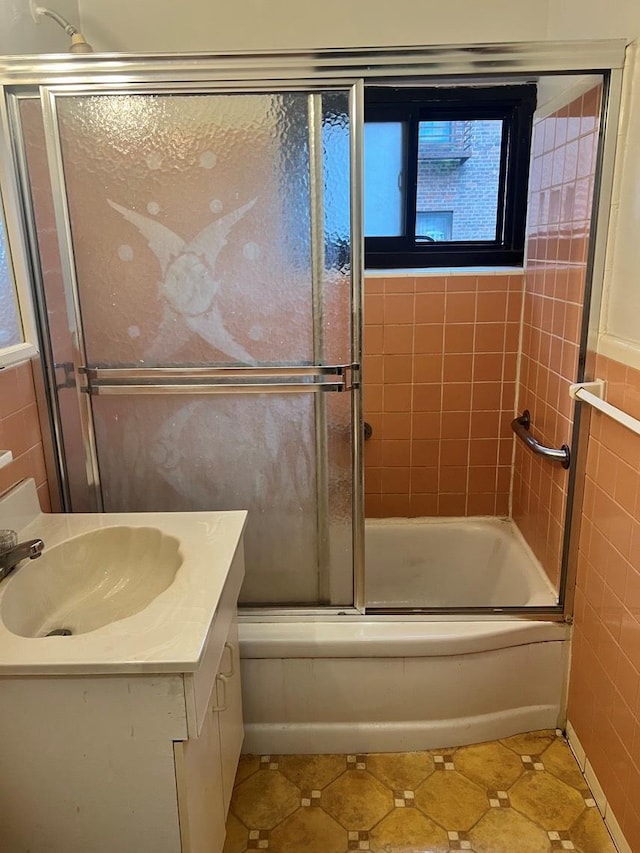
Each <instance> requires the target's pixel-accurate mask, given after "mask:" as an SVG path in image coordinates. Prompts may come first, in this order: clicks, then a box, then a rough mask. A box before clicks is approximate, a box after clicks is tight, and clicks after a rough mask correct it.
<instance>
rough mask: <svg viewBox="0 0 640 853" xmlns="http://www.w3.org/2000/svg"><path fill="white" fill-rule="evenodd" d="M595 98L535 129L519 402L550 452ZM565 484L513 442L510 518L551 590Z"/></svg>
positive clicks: (562, 426)
mask: <svg viewBox="0 0 640 853" xmlns="http://www.w3.org/2000/svg"><path fill="white" fill-rule="evenodd" d="M600 98H601V88H600V87H598V88H596V89H592V90H590V91H589V92H587V93H586V94H585V95H583V96H582V97H580V98H578V99H577V100H575V101H573V102H572V103H571V104H569V105H568V106H567V107H565V108H563V109H562V110H559V111H558V112H556V113H553V114H552V115H550V116H548V117H547V118H544V119H542V120H541V121H539V122H537V123H536V125H535V127H534V136H533V157H532V164H531V179H530V191H529V220H528V226H527V230H528V235H527V256H526V274H525V295H524V316H523V330H522V357H521V369H520V383H519V388H518V400H519V409H520V411H523V410H524V409H529V411H530V412H531V420H532V433H533V434H534V435H535V437H536V438H537V439H538V440H539V441H541V442H542V443H543V444H545V445H547V446H549V447H561V446H562V445H563V444H565V443H566V444H571V426H572V419H573V415H572V403H571V401H570V398H569V394H568V387H569V384H570V383H571V382H575V380H576V376H577V369H578V351H579V341H580V326H581V322H582V305H583V300H584V288H585V281H586V260H587V245H588V240H589V227H590V222H589V217H590V215H591V203H592V198H593V185H594V177H595V160H596V150H597V144H598V116H599V112H600ZM567 483H568V472H567V471H565V470H564V469H563V468H562V467H560V466H559V465H557V464H552V463H549V462H548V461H546V460H544V459H542V458H541V457H538V456H534V455H533V454H532V453H531V451H530V450H528V449H527V448H526V447H525V446H524V445H523V444H522V443H521V442H517V443H516V455H515V466H514V483H513V517H514V519H515V520H516V522H517V524H518V526H519V528H520V530H521V531H522V533H523V535H524V536H525V538H526V539H527V541H528V543H529V545H530V546H531V548H532V549H533V551H534V552H535V554H536V556H537V557H538V559H539V560H540V562H541V563H542V565H543V566H544V568H545V571H546V572H547V575H548V576H549V578H550V580H551V582H552V583H553V584H554V585H556V586H557V584H558V579H559V575H560V561H561V554H562V535H563V530H564V512H565V502H566V493H567Z"/></svg>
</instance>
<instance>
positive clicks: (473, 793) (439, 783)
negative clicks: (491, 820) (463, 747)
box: [416, 770, 489, 831]
mask: <svg viewBox="0 0 640 853" xmlns="http://www.w3.org/2000/svg"><path fill="white" fill-rule="evenodd" d="M416 803H417V805H418V808H419V809H420V810H421V811H422V812H423V813H424V814H425V815H428V817H430V818H432V819H433V820H435V821H436V822H437V823H439V824H440V826H443V827H445V828H446V829H447V830H454V831H458V830H465V831H466V830H469V829H471V827H472V826H473V825H474V824H475V823H477V822H478V820H480V818H481V817H482V815H483V814H484V813H485V812H486V811H487V809H488V808H489V799H488V797H487V794H486V792H485V791H483V790H482V789H481V788H479V787H478V786H477V785H476V784H475V783H474V782H471V781H470V780H469V779H467V778H465V777H464V776H462V774H460V773H458V772H457V771H455V770H454V771H453V772H451V773H446V772H445V773H434V774H433V776H430V777H429V778H428V779H427V781H426V782H423V783H422V785H420V786H419V788H418V789H417V790H416Z"/></svg>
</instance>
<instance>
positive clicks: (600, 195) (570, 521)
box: [558, 68, 622, 619]
mask: <svg viewBox="0 0 640 853" xmlns="http://www.w3.org/2000/svg"><path fill="white" fill-rule="evenodd" d="M621 102H622V70H621V69H619V68H614V69H612V70H611V71H610V72H609V75H608V79H607V77H605V79H604V86H603V97H602V110H601V114H600V115H601V118H600V138H599V141H598V154H597V160H596V173H595V182H594V197H593V207H592V214H591V223H590V240H589V252H588V257H587V272H586V287H585V293H584V303H583V304H584V309H583V319H582V330H581V338H580V355H579V359H578V376H577V377H576V381H577V382H584V381H586V380H591V379H595V360H596V354H597V347H598V334H599V330H600V311H601V307H602V289H603V282H604V275H605V258H606V251H607V238H608V230H609V219H610V215H611V199H612V195H613V173H614V166H615V156H616V145H617V141H618V138H617V134H618V124H619V121H620V110H621ZM590 422H591V412H590V407H589V406H584V405H583V404H576V406H575V409H574V417H573V431H572V437H571V446H572V447H573V463H572V466H571V470H570V471H569V483H568V489H567V505H566V511H565V524H564V541H563V548H562V568H561V573H560V588H559V602H558V603H559V604H560V606H561V607H562V608H563V612H564V615H565V619H571V618H572V617H573V605H574V599H575V585H576V575H577V570H578V543H579V541H580V527H581V524H582V504H583V498H584V479H585V478H584V472H585V469H586V464H587V446H588V443H589V425H590Z"/></svg>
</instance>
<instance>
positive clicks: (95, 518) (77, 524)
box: [0, 480, 247, 676]
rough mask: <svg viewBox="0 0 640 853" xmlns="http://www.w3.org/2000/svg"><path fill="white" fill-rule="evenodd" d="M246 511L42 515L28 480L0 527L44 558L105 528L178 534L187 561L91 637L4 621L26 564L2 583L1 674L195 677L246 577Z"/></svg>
mask: <svg viewBox="0 0 640 853" xmlns="http://www.w3.org/2000/svg"><path fill="white" fill-rule="evenodd" d="M246 518H247V513H246V512H245V511H240V510H237V511H230V512H152V513H86V514H85V513H67V514H46V513H42V512H40V509H39V505H38V500H37V494H36V490H35V484H34V483H33V480H25V481H24V482H23V483H21V484H20V485H18V486H17V487H16V488H14V489H13V490H12V491H11V492H9V493H8V494H7V495H5V496H3V497H2V498H0V527H1V528H12V529H14V530H16V531H17V532H18V536H19V539H20V541H23V540H25V539H33V538H41V539H42V540H43V541H44V543H45V550H44V554H46V552H47V549H48V548H52V547H53V546H55V545H58V544H60V543H62V542H65V541H66V540H70V539H72V538H74V537H77V536H80V535H82V534H85V533H88V532H90V531H94V530H100V529H102V528H105V527H114V526H127V527H155V528H158V529H159V530H160V531H161V532H162V533H164V534H167V535H169V536H174V537H176V538H177V539H178V540H179V542H180V551H181V553H182V556H183V561H182V565H181V566H180V568H179V569H178V571H177V574H176V577H175V580H174V581H173V583H172V584H171V585H170V586H169V587H168V588H167V589H165V590H164V592H162V593H160V595H158V596H157V598H155V599H154V600H153V601H151V602H150V603H149V604H148V605H147V606H146V607H145V608H144V609H143V610H141V611H139V612H138V613H135V614H134V615H131V616H127V617H125V618H123V619H118V620H117V621H114V622H111V623H110V624H107V625H104V626H103V627H101V628H97V629H96V630H93V631H88V632H86V633H81V634H76V635H74V636H70V637H65V636H58V637H22V636H18V635H17V634H14V633H12V632H11V631H10V630H9V629H8V628H7V627H6V625H5V624H4V621H3V619H2V599H3V597H4V595H5V593H6V591H7V590H8V589H9V588H10V584H11V583H12V581H13V579H14V577H17V576H18V574H19V573H20V572H23V571H30V572H34V571H35V572H37V571H38V563H39V560H33V561H31V560H26V561H24V562H23V563H21V564H20V565H19V566H18V567H17V568H16V569H14V571H13V572H12V573H11V574H10V575H9V576H8V577H7V578H6V579H5V580H3V581H2V582H1V583H0V676H7V675H71V674H77V675H81V674H84V675H88V674H105V675H108V674H112V675H113V674H121V673H172V672H173V673H176V672H194V671H195V670H196V669H197V668H198V666H199V664H200V661H201V658H202V655H203V653H204V650H205V648H206V642H207V637H208V636H209V634H210V632H211V630H212V626H213V624H214V622H215V617H216V613H217V610H218V608H219V606H220V602H221V599H222V596H223V592H225V599H226V598H228V596H227V595H226V593H227V591H229V590H231V588H232V590H233V591H234V592H235V596H236V598H237V593H238V591H239V589H240V585H241V583H242V578H243V575H244V561H243V555H242V545H241V539H242V533H243V530H244V526H245V523H246Z"/></svg>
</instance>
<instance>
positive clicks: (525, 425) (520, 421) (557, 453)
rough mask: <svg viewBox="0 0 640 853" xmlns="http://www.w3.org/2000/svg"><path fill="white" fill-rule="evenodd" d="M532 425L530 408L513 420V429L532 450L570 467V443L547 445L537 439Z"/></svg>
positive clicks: (565, 466) (564, 466) (538, 454)
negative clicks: (555, 445)
mask: <svg viewBox="0 0 640 853" xmlns="http://www.w3.org/2000/svg"><path fill="white" fill-rule="evenodd" d="M530 427H531V413H530V412H529V410H528V409H525V410H524V412H523V413H522V414H521V415H520V417H518V418H514V419H513V420H512V421H511V429H512V430H513V431H514V432H515V434H516V435H517V436H518V438H519V439H520V440H521V441H523V442H524V443H525V444H526V445H527V447H528V448H529V449H530V450H533V452H534V453H535V454H536V455H537V456H543V457H544V458H545V459H550V460H551V461H552V462H560V463H562V467H563V468H568V467H569V465H570V463H571V452H570V450H569V445H568V444H563V445H562V447H557V448H556V447H545V446H544V444H540V442H539V441H537V439H535V438H534V437H533V436H532V435H531V433H530V432H529V429H530Z"/></svg>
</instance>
